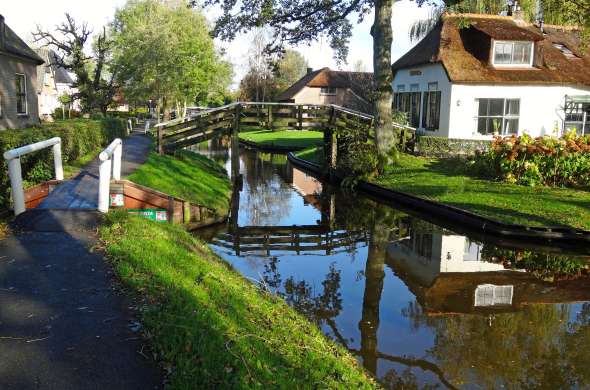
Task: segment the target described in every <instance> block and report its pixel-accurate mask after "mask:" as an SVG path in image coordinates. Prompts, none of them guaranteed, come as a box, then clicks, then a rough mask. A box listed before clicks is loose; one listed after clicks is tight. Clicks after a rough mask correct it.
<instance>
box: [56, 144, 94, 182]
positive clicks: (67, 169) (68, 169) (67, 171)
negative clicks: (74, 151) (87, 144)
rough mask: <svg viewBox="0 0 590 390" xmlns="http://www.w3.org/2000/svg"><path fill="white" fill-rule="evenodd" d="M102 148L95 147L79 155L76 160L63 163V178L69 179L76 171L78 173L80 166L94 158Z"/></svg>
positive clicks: (82, 166)
mask: <svg viewBox="0 0 590 390" xmlns="http://www.w3.org/2000/svg"><path fill="white" fill-rule="evenodd" d="M103 149H104V148H103V147H97V148H96V149H94V150H92V151H90V152H88V153H86V154H85V155H83V156H81V157H79V158H78V159H77V160H75V161H71V162H69V163H67V164H65V165H64V179H66V180H68V179H71V178H73V177H74V176H76V175H77V174H78V173H80V171H81V170H82V168H84V166H85V165H87V164H88V163H90V162H91V161H92V160H94V159H95V158H96V157H98V155H99V154H100V152H102V150H103Z"/></svg>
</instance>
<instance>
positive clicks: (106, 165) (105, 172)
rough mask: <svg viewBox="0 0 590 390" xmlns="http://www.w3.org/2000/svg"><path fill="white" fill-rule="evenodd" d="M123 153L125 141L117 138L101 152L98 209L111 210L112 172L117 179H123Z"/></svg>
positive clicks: (101, 210) (99, 156) (102, 210)
mask: <svg viewBox="0 0 590 390" xmlns="http://www.w3.org/2000/svg"><path fill="white" fill-rule="evenodd" d="M122 154H123V141H121V138H116V139H115V140H114V141H113V142H111V144H110V145H109V146H107V147H106V149H105V150H103V151H102V152H100V154H99V155H98V158H99V160H100V167H99V169H98V172H99V179H98V211H100V212H103V213H106V212H108V211H109V192H110V187H111V172H112V177H113V179H115V180H121V155H122Z"/></svg>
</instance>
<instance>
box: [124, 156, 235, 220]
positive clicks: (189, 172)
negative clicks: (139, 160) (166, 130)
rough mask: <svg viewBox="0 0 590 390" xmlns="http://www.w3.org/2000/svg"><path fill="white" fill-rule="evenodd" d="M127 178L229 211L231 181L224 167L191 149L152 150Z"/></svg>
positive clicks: (170, 193)
mask: <svg viewBox="0 0 590 390" xmlns="http://www.w3.org/2000/svg"><path fill="white" fill-rule="evenodd" d="M127 179H129V180H131V181H132V182H134V183H137V184H141V185H144V186H146V187H150V188H153V189H155V190H158V191H161V192H164V193H166V194H168V195H172V196H176V197H179V198H182V199H185V200H187V201H189V202H192V203H195V204H200V205H203V206H207V207H211V208H214V209H216V210H217V211H218V213H219V214H221V215H223V214H224V213H226V212H227V209H228V201H229V197H230V193H231V183H230V181H229V179H228V177H227V174H226V172H225V170H224V169H223V167H222V166H221V165H219V164H217V163H215V162H214V161H211V160H209V159H208V158H206V157H204V156H201V155H199V154H196V153H192V152H189V151H179V152H177V153H176V154H175V155H174V156H168V155H166V156H160V155H158V154H157V153H150V155H149V157H148V159H147V161H146V162H145V164H143V165H142V166H140V167H139V168H138V169H137V170H136V171H135V172H133V173H132V174H131V175H130V176H129V177H127Z"/></svg>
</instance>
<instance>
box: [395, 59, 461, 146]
mask: <svg viewBox="0 0 590 390" xmlns="http://www.w3.org/2000/svg"><path fill="white" fill-rule="evenodd" d="M416 71H419V72H420V73H421V74H420V75H412V73H415V72H416ZM434 82H436V83H438V90H439V91H441V106H440V122H439V129H438V131H425V132H424V133H425V134H426V135H432V136H438V137H448V134H449V108H450V99H451V82H450V81H449V78H448V76H447V73H446V71H445V69H444V67H443V66H442V65H441V64H428V65H422V66H416V67H412V68H407V69H400V70H398V71H397V72H396V73H395V76H394V78H393V91H394V92H398V91H399V86H400V85H403V86H404V87H405V92H410V86H411V85H413V84H418V88H419V89H418V90H419V91H420V92H426V91H428V83H434ZM423 99H424V94H423V95H422V97H421V101H420V115H422V107H423V101H422V100H423Z"/></svg>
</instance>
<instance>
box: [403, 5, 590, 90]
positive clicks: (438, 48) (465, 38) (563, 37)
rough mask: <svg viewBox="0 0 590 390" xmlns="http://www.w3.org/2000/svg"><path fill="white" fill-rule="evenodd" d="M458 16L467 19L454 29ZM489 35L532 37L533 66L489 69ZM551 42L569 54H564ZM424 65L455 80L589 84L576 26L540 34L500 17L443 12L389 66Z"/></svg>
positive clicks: (587, 60)
mask: <svg viewBox="0 0 590 390" xmlns="http://www.w3.org/2000/svg"><path fill="white" fill-rule="evenodd" d="M460 20H468V21H469V23H470V25H469V27H465V28H459V24H460V23H459V21H460ZM492 39H497V40H514V41H534V42H535V54H534V63H533V65H534V66H533V67H532V68H495V67H494V66H492V64H491V61H490V56H491V44H492ZM556 44H559V45H564V46H565V47H566V48H567V49H569V50H571V52H573V54H574V55H575V57H571V56H570V57H568V56H566V55H565V54H564V53H563V52H562V50H560V49H559V48H557V47H555V45H556ZM429 63H441V64H442V65H443V66H444V68H445V70H446V72H447V75H448V76H449V79H450V80H451V81H452V82H456V83H498V84H570V85H585V86H590V50H588V51H587V52H586V53H583V51H582V50H581V38H580V30H578V29H576V28H571V27H558V26H545V30H544V34H542V33H541V31H540V30H539V28H537V27H536V26H533V25H531V24H527V23H524V22H521V21H515V20H514V19H512V18H511V17H506V16H492V15H445V16H443V17H442V18H441V20H440V22H439V23H438V24H437V25H436V26H435V27H434V28H433V29H432V30H431V31H430V32H429V33H428V34H427V35H426V36H425V37H424V38H423V39H422V40H421V41H420V42H419V43H418V44H417V45H416V46H415V47H414V48H412V49H411V50H410V51H409V52H408V53H406V54H405V55H404V56H403V57H401V58H400V59H399V60H398V61H396V62H395V63H394V64H393V65H392V69H393V72H394V73H395V72H396V71H397V70H399V69H404V68H409V67H413V66H418V65H424V64H429Z"/></svg>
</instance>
